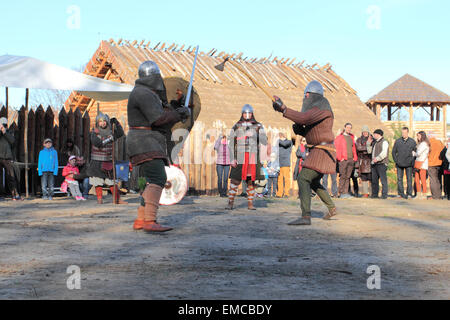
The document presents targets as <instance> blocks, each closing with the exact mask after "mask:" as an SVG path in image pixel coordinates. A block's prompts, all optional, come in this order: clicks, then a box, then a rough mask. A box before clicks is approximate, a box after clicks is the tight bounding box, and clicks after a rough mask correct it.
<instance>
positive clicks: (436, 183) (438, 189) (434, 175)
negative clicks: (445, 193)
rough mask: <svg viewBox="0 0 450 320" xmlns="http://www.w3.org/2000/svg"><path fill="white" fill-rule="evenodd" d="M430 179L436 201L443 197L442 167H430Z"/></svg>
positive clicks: (432, 194)
mask: <svg viewBox="0 0 450 320" xmlns="http://www.w3.org/2000/svg"><path fill="white" fill-rule="evenodd" d="M428 177H429V178H430V189H431V196H432V197H433V199H435V200H440V199H441V197H442V172H441V167H429V168H428Z"/></svg>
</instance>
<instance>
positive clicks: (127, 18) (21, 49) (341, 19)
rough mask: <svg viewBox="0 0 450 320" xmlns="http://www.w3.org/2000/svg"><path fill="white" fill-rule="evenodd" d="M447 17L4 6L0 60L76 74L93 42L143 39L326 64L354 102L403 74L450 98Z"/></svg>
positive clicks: (249, 0) (353, 7) (318, 10)
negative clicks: (26, 60)
mask: <svg viewBox="0 0 450 320" xmlns="http://www.w3.org/2000/svg"><path fill="white" fill-rule="evenodd" d="M449 12H450V1H446V0H442V1H439V0H426V1H425V0H409V1H407V0H370V1H367V0H357V1H356V0H342V1H325V0H323V1H318V0H317V1H311V0H309V1H299V0H277V1H254V0H246V1H243V0H240V1H236V0H228V1H211V0H209V1H203V0H202V1H200V0H199V1H196V0H193V1H185V0H183V1H180V0H174V1H162V0H158V1H151V0H150V1H134V0H128V1H112V0H109V1H106V0H95V1H94V0H89V1H86V0H70V1H68V0H57V1H56V0H52V1H44V0H43V1H21V0H16V1H9V0H8V1H6V0H3V1H1V2H0V13H1V19H0V42H1V45H0V55H3V54H12V55H24V56H32V57H35V58H39V59H42V60H45V61H48V62H52V63H55V64H58V65H62V66H65V67H68V68H74V67H75V68H79V67H80V66H81V65H84V64H85V63H87V61H88V60H89V59H90V58H91V57H92V55H93V53H94V52H95V50H96V49H97V47H98V45H99V43H100V40H102V39H109V38H114V39H119V38H124V39H130V40H142V39H145V40H146V41H149V40H150V41H151V43H153V44H156V43H157V42H159V41H163V42H166V43H173V42H175V43H180V44H187V45H197V44H198V45H200V47H201V49H202V50H203V51H209V49H211V48H217V49H219V51H222V50H223V51H227V52H237V53H239V52H244V54H245V55H248V56H251V57H265V56H269V55H270V54H273V56H281V57H292V58H293V57H296V58H297V61H302V60H306V63H307V64H313V63H316V62H317V63H319V64H320V65H323V64H326V63H327V62H330V63H331V64H332V65H333V69H334V70H335V71H336V72H337V73H338V74H339V75H340V76H341V77H343V78H344V79H345V80H346V81H347V82H348V83H349V84H350V85H351V86H352V87H353V88H355V89H356V90H357V91H358V95H359V96H360V98H361V99H362V100H363V101H366V100H367V99H368V98H369V97H370V96H372V95H373V94H375V93H377V92H379V91H380V90H381V89H383V88H384V87H386V86H387V85H389V84H390V83H392V82H393V81H395V80H397V79H398V78H400V77H401V76H403V75H404V74H405V73H410V74H411V75H413V76H415V77H417V78H419V79H421V80H423V81H425V82H427V83H429V84H431V85H433V86H434V87H436V88H438V89H440V90H442V91H444V92H446V93H447V94H450V78H449V75H450V40H449V39H450V36H449V34H450V22H449V21H450V19H449ZM10 100H11V104H12V105H19V104H22V103H23V91H18V90H12V92H11V98H10ZM0 101H4V90H3V89H2V91H1V92H0ZM449 114H450V112H449ZM449 122H450V115H449Z"/></svg>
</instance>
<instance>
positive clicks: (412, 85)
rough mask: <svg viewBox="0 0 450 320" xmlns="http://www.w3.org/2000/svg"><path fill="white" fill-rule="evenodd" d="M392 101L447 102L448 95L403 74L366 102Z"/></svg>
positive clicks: (449, 100)
mask: <svg viewBox="0 0 450 320" xmlns="http://www.w3.org/2000/svg"><path fill="white" fill-rule="evenodd" d="M393 102H395V103H407V104H410V103H413V104H429V103H435V104H449V103H450V96H448V95H447V94H445V93H444V92H442V91H440V90H438V89H436V88H434V87H432V86H430V85H429V84H427V83H425V82H423V81H421V80H419V79H417V78H415V77H413V76H411V75H409V74H405V75H404V76H403V77H401V78H400V79H398V80H397V81H395V82H393V83H392V84H390V85H389V86H387V87H386V88H385V89H383V90H381V91H380V92H379V93H378V94H376V95H374V96H373V97H371V98H370V99H369V101H367V103H393Z"/></svg>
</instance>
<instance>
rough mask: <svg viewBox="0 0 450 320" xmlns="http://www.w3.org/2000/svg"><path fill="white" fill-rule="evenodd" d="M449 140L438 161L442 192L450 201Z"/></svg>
mask: <svg viewBox="0 0 450 320" xmlns="http://www.w3.org/2000/svg"><path fill="white" fill-rule="evenodd" d="M449 147H450V138H449V139H448V141H447V145H446V147H445V148H444V149H443V150H442V151H441V154H440V155H439V160H442V167H441V168H442V173H443V175H444V192H445V196H446V197H447V200H450V153H449V151H448V150H449Z"/></svg>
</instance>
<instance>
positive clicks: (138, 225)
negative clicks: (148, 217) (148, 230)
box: [133, 206, 145, 230]
mask: <svg viewBox="0 0 450 320" xmlns="http://www.w3.org/2000/svg"><path fill="white" fill-rule="evenodd" d="M144 218H145V207H143V206H139V207H138V214H137V219H136V220H134V225H133V229H134V230H142V229H143V228H144Z"/></svg>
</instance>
